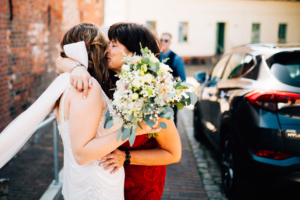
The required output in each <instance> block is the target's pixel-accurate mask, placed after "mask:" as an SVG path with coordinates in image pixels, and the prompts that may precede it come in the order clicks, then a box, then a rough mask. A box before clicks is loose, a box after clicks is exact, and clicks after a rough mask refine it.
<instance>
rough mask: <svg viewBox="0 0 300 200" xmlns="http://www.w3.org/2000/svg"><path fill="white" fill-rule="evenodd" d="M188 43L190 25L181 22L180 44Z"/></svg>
mask: <svg viewBox="0 0 300 200" xmlns="http://www.w3.org/2000/svg"><path fill="white" fill-rule="evenodd" d="M187 41H188V23H187V22H179V42H187Z"/></svg>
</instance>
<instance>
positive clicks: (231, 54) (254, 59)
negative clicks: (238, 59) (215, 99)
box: [220, 52, 257, 81]
mask: <svg viewBox="0 0 300 200" xmlns="http://www.w3.org/2000/svg"><path fill="white" fill-rule="evenodd" d="M234 54H245V57H246V56H248V55H249V56H251V57H252V59H253V65H252V66H251V67H250V68H249V69H248V70H247V71H246V72H245V73H244V74H241V75H240V76H239V77H236V78H232V79H223V76H224V73H225V70H226V68H227V67H228V63H229V60H230V59H231V56H233V55H234ZM227 55H228V54H227ZM256 64H257V61H256V58H255V56H253V55H251V54H249V53H245V52H233V53H230V57H229V59H228V61H227V63H226V66H225V68H224V69H223V72H222V76H221V79H220V80H226V81H228V80H234V79H238V78H243V77H244V76H245V75H246V74H248V73H249V72H250V71H251V70H253V68H254V67H255V66H256ZM243 68H244V64H243ZM243 68H242V70H243Z"/></svg>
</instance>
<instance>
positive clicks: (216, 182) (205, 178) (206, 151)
mask: <svg viewBox="0 0 300 200" xmlns="http://www.w3.org/2000/svg"><path fill="white" fill-rule="evenodd" d="M179 114H180V116H181V118H182V122H183V124H184V128H185V132H186V134H187V137H188V140H189V143H190V146H191V148H192V151H193V155H194V157H195V159H196V162H197V167H198V170H199V174H200V176H201V180H202V182H203V186H204V189H205V192H206V194H207V196H208V198H209V200H227V198H226V197H225V194H224V192H223V191H222V186H221V184H222V182H221V173H220V167H219V164H218V156H217V155H216V153H215V152H214V151H213V150H212V149H211V148H210V146H209V145H208V144H202V143H199V142H197V141H196V140H195V138H194V135H193V131H194V127H193V111H192V108H184V109H183V110H181V111H179ZM183 116H184V117H183Z"/></svg>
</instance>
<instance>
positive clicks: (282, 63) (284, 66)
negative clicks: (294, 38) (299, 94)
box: [267, 51, 300, 87]
mask: <svg viewBox="0 0 300 200" xmlns="http://www.w3.org/2000/svg"><path fill="white" fill-rule="evenodd" d="M267 63H268V66H269V67H270V68H271V73H272V74H273V75H274V76H275V77H276V78H277V79H278V80H279V81H280V82H282V83H285V84H288V85H291V86H295V87H300V51H294V52H281V53H278V54H275V55H273V56H272V57H270V58H269V59H268V60H267Z"/></svg>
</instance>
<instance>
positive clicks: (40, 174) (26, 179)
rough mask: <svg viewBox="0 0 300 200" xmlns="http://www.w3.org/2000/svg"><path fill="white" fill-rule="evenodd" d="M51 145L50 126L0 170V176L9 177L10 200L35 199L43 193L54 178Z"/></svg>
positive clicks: (60, 155)
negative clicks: (35, 141)
mask: <svg viewBox="0 0 300 200" xmlns="http://www.w3.org/2000/svg"><path fill="white" fill-rule="evenodd" d="M50 126H51V125H50ZM59 138H60V137H59ZM59 141H60V142H59V166H60V167H62V162H63V153H62V152H63V147H62V142H61V139H59ZM52 147H53V137H52V128H50V129H48V130H47V131H45V132H44V133H43V134H42V135H41V137H40V139H39V140H38V141H37V143H35V144H33V145H32V146H29V147H28V148H27V149H26V150H25V151H23V152H22V153H21V154H20V155H19V156H18V157H17V159H12V160H11V161H10V162H9V163H8V164H7V165H6V166H5V167H3V168H2V169H1V170H0V178H9V179H10V184H9V199H10V200H36V199H39V198H40V197H41V196H42V195H43V193H44V192H45V190H46V189H47V188H48V186H49V185H50V184H51V182H52V180H53V179H54V167H53V166H54V163H53V148H52Z"/></svg>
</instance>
